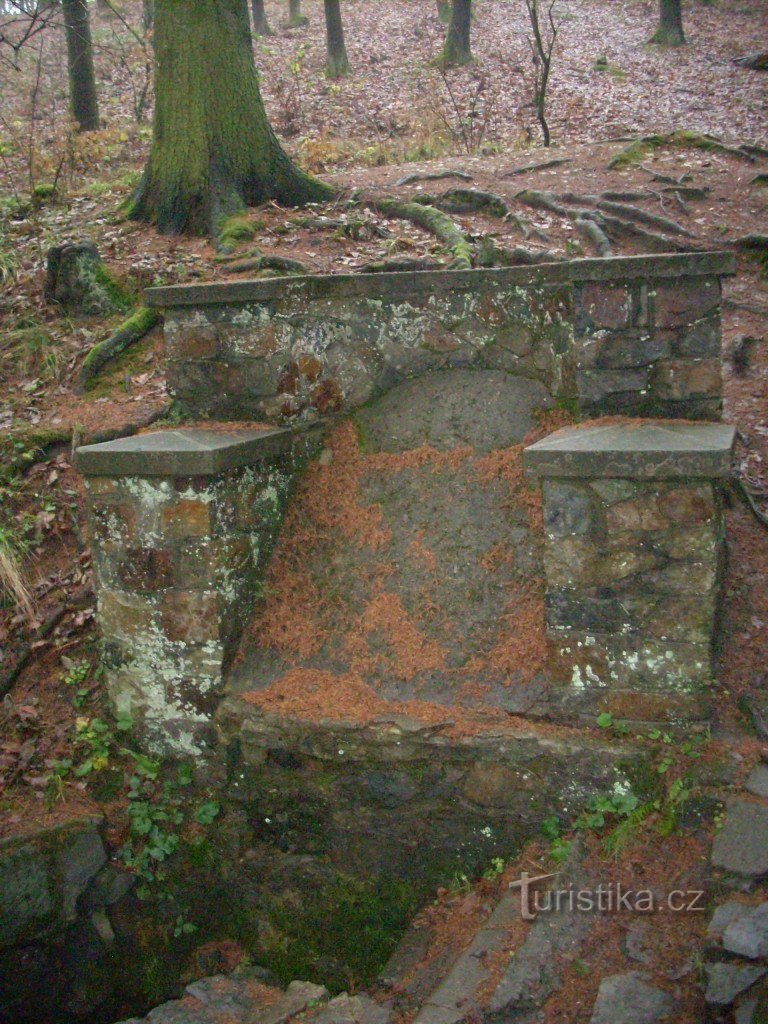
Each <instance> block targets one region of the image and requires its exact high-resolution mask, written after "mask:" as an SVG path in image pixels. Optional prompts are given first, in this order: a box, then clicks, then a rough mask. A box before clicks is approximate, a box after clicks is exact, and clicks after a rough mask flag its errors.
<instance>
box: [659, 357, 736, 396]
mask: <svg viewBox="0 0 768 1024" xmlns="http://www.w3.org/2000/svg"><path fill="white" fill-rule="evenodd" d="M649 383H650V388H651V390H652V392H653V394H654V396H655V397H656V398H658V399H662V400H664V399H669V400H672V401H681V400H683V399H686V398H694V397H696V396H699V395H704V396H707V397H712V396H717V395H720V394H721V393H722V389H723V382H722V364H721V361H720V359H660V360H659V361H658V362H657V363H656V364H655V365H654V367H653V370H652V372H651V376H650V382H649Z"/></svg>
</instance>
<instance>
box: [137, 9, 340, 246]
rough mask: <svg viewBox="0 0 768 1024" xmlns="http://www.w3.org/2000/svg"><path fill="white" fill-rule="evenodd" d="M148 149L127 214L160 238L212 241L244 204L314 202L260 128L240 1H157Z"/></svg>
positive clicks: (311, 184) (325, 193)
mask: <svg viewBox="0 0 768 1024" xmlns="http://www.w3.org/2000/svg"><path fill="white" fill-rule="evenodd" d="M155 53H156V56H157V80H156V84H155V97H156V98H155V115H154V132H153V140H152V149H151V151H150V155H149V160H148V162H147V166H146V169H145V171H144V176H143V178H142V181H141V183H140V185H139V187H138V189H137V190H136V193H135V194H134V195H133V196H132V197H131V199H130V200H129V202H128V204H127V213H128V216H129V217H131V218H133V219H134V220H143V221H148V222H150V223H154V224H156V225H157V227H158V228H159V230H160V231H162V232H164V233H167V234H174V233H180V232H186V233H188V234H200V235H204V234H208V233H215V232H216V231H217V229H218V227H219V226H220V224H221V221H222V219H225V218H226V217H227V216H230V215H231V214H233V213H236V212H239V211H241V210H242V209H243V207H244V205H246V204H248V205H256V204H258V203H262V202H266V201H268V200H270V199H274V200H276V201H277V202H281V203H285V204H286V205H288V206H300V205H302V204H303V203H307V202H322V201H323V200H324V199H328V198H329V197H330V196H331V195H332V194H333V193H332V190H331V189H330V188H329V187H328V186H327V185H324V184H322V182H319V181H316V180H315V179H313V178H310V177H309V176H308V175H306V174H304V173H303V172H302V171H300V170H299V169H298V168H297V167H296V166H294V164H293V163H292V162H291V160H290V159H289V158H288V157H287V156H286V154H285V153H284V152H283V150H282V148H281V147H280V143H279V142H278V141H277V139H276V138H275V135H274V133H273V131H272V128H271V127H270V124H269V122H268V121H267V117H266V114H265V112H264V105H263V103H262V100H261V94H260V92H259V85H258V78H257V75H256V70H255V68H254V64H253V49H252V45H251V33H250V27H249V24H248V6H247V2H246V0H157V2H156V9H155Z"/></svg>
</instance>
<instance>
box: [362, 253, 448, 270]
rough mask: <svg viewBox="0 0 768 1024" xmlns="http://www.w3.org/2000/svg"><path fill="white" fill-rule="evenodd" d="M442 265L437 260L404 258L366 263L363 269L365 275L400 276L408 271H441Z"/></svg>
mask: <svg viewBox="0 0 768 1024" xmlns="http://www.w3.org/2000/svg"><path fill="white" fill-rule="evenodd" d="M440 269H441V264H440V263H437V262H436V261H435V260H427V259H424V260H419V259H409V258H408V257H405V256H404V257H402V258H401V259H397V258H394V259H391V260H376V261H375V262H374V263H366V265H365V266H364V267H362V268H361V273H363V274H398V273H404V272H407V271H422V270H440Z"/></svg>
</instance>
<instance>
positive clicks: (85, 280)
mask: <svg viewBox="0 0 768 1024" xmlns="http://www.w3.org/2000/svg"><path fill="white" fill-rule="evenodd" d="M45 298H46V300H47V301H48V302H57V303H58V304H59V305H60V306H63V307H64V308H65V309H66V310H67V312H69V313H74V314H75V315H83V316H109V314H110V313H114V312H116V311H117V310H118V309H121V308H125V306H126V305H127V303H126V301H125V300H124V299H123V297H122V296H121V295H120V292H119V289H118V288H117V286H116V285H115V284H114V282H113V281H111V280H110V277H109V275H108V274H107V272H106V270H105V269H104V264H103V262H102V259H101V256H100V255H99V250H98V249H97V248H96V246H95V245H94V244H93V242H89V241H87V240H86V241H81V242H65V243H64V244H63V245H54V246H53V247H52V248H51V249H50V250H49V252H48V262H47V267H46V279H45Z"/></svg>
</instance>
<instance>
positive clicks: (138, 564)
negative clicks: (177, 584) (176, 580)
mask: <svg viewBox="0 0 768 1024" xmlns="http://www.w3.org/2000/svg"><path fill="white" fill-rule="evenodd" d="M117 577H118V579H119V580H120V583H121V584H122V585H123V586H124V587H127V588H128V589H129V590H137V591H143V592H147V593H154V592H155V591H157V590H162V589H164V588H165V587H169V586H171V585H172V584H173V555H172V553H171V552H170V551H168V550H165V549H161V548H146V547H130V546H129V547H126V549H125V554H124V557H123V558H121V559H120V560H119V563H118V568H117Z"/></svg>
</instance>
